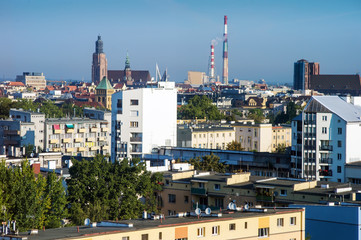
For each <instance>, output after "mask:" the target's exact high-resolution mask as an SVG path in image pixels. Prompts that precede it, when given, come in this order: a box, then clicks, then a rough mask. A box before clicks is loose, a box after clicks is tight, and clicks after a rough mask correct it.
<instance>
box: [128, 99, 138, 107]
mask: <svg viewBox="0 0 361 240" xmlns="http://www.w3.org/2000/svg"><path fill="white" fill-rule="evenodd" d="M130 105H132V106H136V105H139V101H138V99H130Z"/></svg>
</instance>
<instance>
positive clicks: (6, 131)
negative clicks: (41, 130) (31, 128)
mask: <svg viewBox="0 0 361 240" xmlns="http://www.w3.org/2000/svg"><path fill="white" fill-rule="evenodd" d="M4 135H5V136H9V135H14V136H16V135H20V131H17V130H4Z"/></svg>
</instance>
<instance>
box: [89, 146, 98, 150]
mask: <svg viewBox="0 0 361 240" xmlns="http://www.w3.org/2000/svg"><path fill="white" fill-rule="evenodd" d="M98 149H99V147H97V146H93V147H91V148H90V150H91V151H96V150H98Z"/></svg>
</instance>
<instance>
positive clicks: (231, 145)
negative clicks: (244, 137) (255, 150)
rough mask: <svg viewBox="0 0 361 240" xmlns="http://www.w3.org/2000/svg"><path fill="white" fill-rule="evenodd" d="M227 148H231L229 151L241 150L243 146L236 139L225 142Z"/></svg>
mask: <svg viewBox="0 0 361 240" xmlns="http://www.w3.org/2000/svg"><path fill="white" fill-rule="evenodd" d="M227 150H231V151H243V150H244V148H243V147H242V145H241V143H240V142H237V141H232V142H230V143H228V144H227Z"/></svg>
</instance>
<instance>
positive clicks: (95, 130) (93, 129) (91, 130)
mask: <svg viewBox="0 0 361 240" xmlns="http://www.w3.org/2000/svg"><path fill="white" fill-rule="evenodd" d="M90 132H93V133H94V132H98V128H96V127H92V128H91V129H90Z"/></svg>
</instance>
